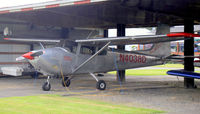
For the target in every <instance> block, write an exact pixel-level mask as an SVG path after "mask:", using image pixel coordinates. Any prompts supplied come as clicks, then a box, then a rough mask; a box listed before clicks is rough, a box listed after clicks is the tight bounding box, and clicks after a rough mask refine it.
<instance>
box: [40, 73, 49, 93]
mask: <svg viewBox="0 0 200 114" xmlns="http://www.w3.org/2000/svg"><path fill="white" fill-rule="evenodd" d="M49 79H50V76H48V78H47V81H46V82H45V83H44V84H43V86H42V89H43V90H44V91H49V90H50V89H51V84H50V83H49Z"/></svg>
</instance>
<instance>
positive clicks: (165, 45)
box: [141, 24, 171, 57]
mask: <svg viewBox="0 0 200 114" xmlns="http://www.w3.org/2000/svg"><path fill="white" fill-rule="evenodd" d="M168 33H170V27H169V26H168V25H163V24H161V25H158V27H157V30H156V35H162V34H168ZM141 52H142V53H144V54H148V55H153V56H157V57H167V56H169V55H170V54H171V48H170V42H162V43H155V44H154V45H153V46H152V48H151V49H150V50H146V51H141Z"/></svg>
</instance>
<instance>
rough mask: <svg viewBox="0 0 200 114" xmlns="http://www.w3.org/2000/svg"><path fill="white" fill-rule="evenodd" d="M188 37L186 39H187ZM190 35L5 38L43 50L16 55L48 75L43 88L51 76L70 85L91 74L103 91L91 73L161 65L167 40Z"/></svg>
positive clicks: (101, 87) (101, 82)
mask: <svg viewBox="0 0 200 114" xmlns="http://www.w3.org/2000/svg"><path fill="white" fill-rule="evenodd" d="M186 37H187V38H186ZM189 37H200V35H198V34H192V33H169V34H164V35H142V36H124V37H108V38H93V39H81V40H74V41H70V40H47V39H24V38H4V40H8V41H23V42H37V43H40V45H41V47H42V49H40V50H33V51H30V52H28V53H25V54H23V55H22V56H20V57H18V58H16V60H17V61H21V60H28V62H29V63H30V64H31V65H32V66H33V67H34V68H35V69H36V70H37V71H38V72H40V73H42V74H43V75H45V76H47V77H48V78H47V80H46V81H45V82H44V84H43V86H42V89H43V90H44V91H49V90H50V89H51V84H50V81H49V80H50V77H52V76H55V75H61V76H64V78H63V80H62V85H63V86H65V87H69V86H70V83H71V79H73V78H74V77H75V75H76V74H90V75H91V76H92V77H93V78H94V79H95V80H96V81H97V83H96V88H97V89H98V90H105V89H106V83H105V81H104V80H99V79H98V78H97V77H96V76H95V75H94V73H102V72H108V71H115V70H125V69H130V68H138V67H146V66H153V65H161V64H164V63H165V62H166V60H167V58H169V57H170V54H171V48H170V41H176V40H186V39H188V38H189ZM45 42H46V43H47V42H50V43H57V44H59V46H56V47H53V48H45V47H44V46H43V44H42V43H45ZM128 44H152V46H151V47H150V48H149V49H148V50H140V51H131V52H130V51H125V50H120V49H114V48H108V46H110V45H128Z"/></svg>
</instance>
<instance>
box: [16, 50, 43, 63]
mask: <svg viewBox="0 0 200 114" xmlns="http://www.w3.org/2000/svg"><path fill="white" fill-rule="evenodd" d="M43 53H44V51H30V52H28V53H25V54H23V55H22V56H20V57H17V58H16V61H22V60H25V59H28V60H33V59H34V57H37V56H40V55H42V54H43Z"/></svg>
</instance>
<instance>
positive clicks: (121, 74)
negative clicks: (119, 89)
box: [117, 24, 126, 82]
mask: <svg viewBox="0 0 200 114" xmlns="http://www.w3.org/2000/svg"><path fill="white" fill-rule="evenodd" d="M125 29H126V28H125V25H124V24H117V36H118V37H120V36H125ZM117 49H121V50H125V45H117ZM118 75H119V76H118ZM117 81H120V82H125V81H126V78H125V70H119V71H117Z"/></svg>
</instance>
